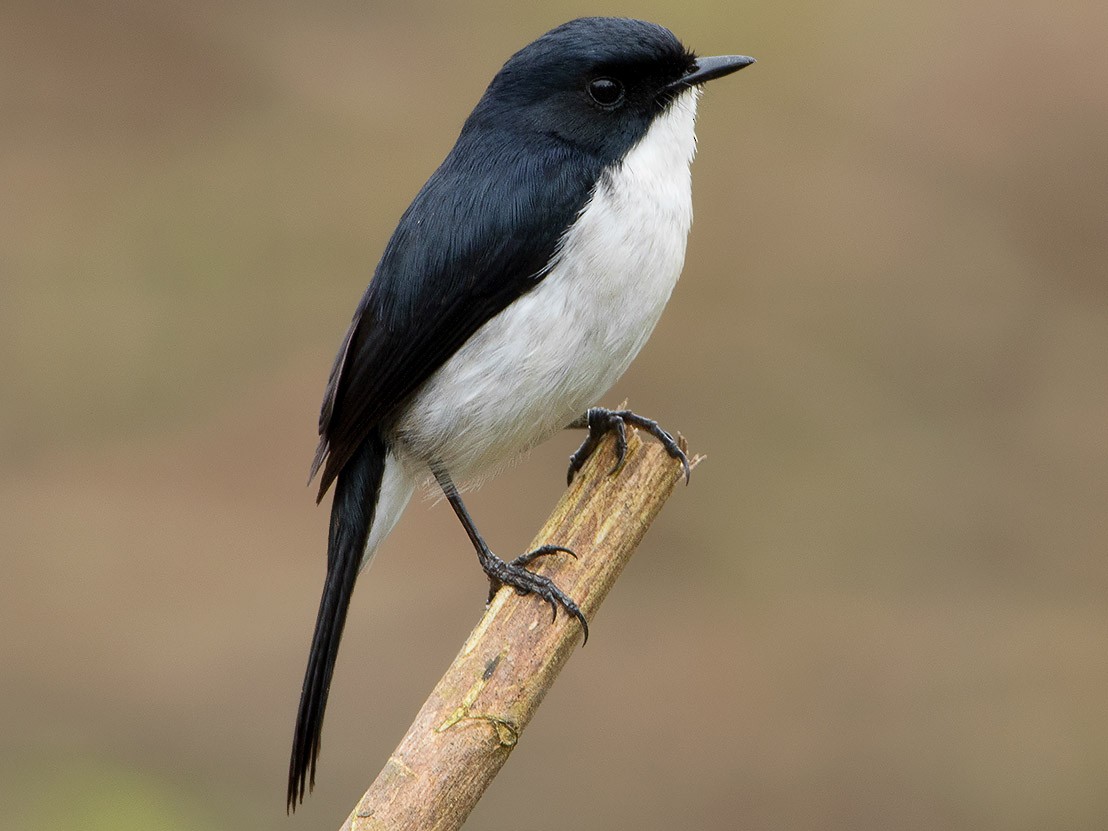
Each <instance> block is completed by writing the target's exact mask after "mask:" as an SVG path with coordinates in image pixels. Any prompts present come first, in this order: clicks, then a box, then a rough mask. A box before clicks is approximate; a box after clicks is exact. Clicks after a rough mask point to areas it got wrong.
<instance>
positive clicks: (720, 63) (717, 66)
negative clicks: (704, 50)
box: [669, 55, 754, 90]
mask: <svg viewBox="0 0 1108 831" xmlns="http://www.w3.org/2000/svg"><path fill="white" fill-rule="evenodd" d="M752 63H754V59H753V58H748V57H747V56H746V55H717V56H716V57H714V58H697V59H696V67H695V68H694V69H693V70H692V71H691V72H688V73H686V74H685V75H683V76H681V78H680V79H679V80H677V81H674V82H673V83H672V84H670V85H669V89H671V90H677V89H682V88H685V87H694V86H697V85H698V84H703V83H704V82H705V81H711V80H712V79H713V78H722V77H723V76H724V75H730V74H731V73H732V72H738V71H739V70H740V69H742V68H743V67H744V66H750V65H751V64H752Z"/></svg>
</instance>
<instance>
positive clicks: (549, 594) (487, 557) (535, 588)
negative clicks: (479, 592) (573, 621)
mask: <svg viewBox="0 0 1108 831" xmlns="http://www.w3.org/2000/svg"><path fill="white" fill-rule="evenodd" d="M431 470H432V471H433V472H434V474H435V479H437V480H438V483H439V486H440V487H441V488H442V492H443V493H444V494H445V495H446V499H447V501H448V502H449V503H450V507H452V508H453V509H454V513H455V514H457V515H458V519H459V520H461V522H462V527H463V528H465V529H466V534H468V535H469V541H470V542H471V543H473V547H474V548H475V549H476V550H477V560H478V561H479V562H480V563H481V568H482V569H484V571H485V574H487V575H488V578H489V601H490V602H491V601H492V598H493V596H494V595H495V594H496V592H497V590H499V588H500V587H501V586H511V587H512V588H514V589H515V590H516V591H517V592H519V593H520V594H534V595H537V596H538V597H540V598H542V599H543V600H545V601H546V602H547V603H549V604H550V608H551V609H552V610H553V612H554V617H555V619H557V617H558V606H559V605H561V607H562V608H563V609H565V610H566V611H567V612H568V613H569V614H571V615H573V616H574V617H575V618H577V620H579V621H580V622H581V628H582V629H583V630H584V632H585V640H584V641H583V642H582V643H585V642H588V640H589V623H588V621H587V620H585V615H584V614H583V613H582V612H581V608H580V607H579V606H578V605H577V604H576V603H575V602H574V601H573V598H571V597H570V596H569V595H567V594H566V593H565V592H563V591H562V590H561V589H559V588H558V587H557V586H556V585H554V582H553V581H552V580H551V579H550V578H549V577H544V576H543V575H541V574H535V573H534V572H533V571H529V570H528V569H527V568H526V566H527V564H528V563H530V562H531V561H532V560H534V559H536V558H537V557H541V556H543V555H544V554H553V553H555V552H559V551H560V552H563V553H565V554H569V555H571V556H573V557H576V556H577V555H576V554H575V553H574V552H573V551H571V550H570V549H568V548H563V547H562V546H560V545H543V546H540V547H539V548H536V549H535V550H534V551H528V552H527V553H526V554H521V555H520V556H519V557H516V558H515V559H514V560H512V561H511V562H505V561H504V560H501V559H500V558H499V557H497V556H496V555H495V554H493V553H492V551H491V550H490V549H489V546H488V544H487V543H486V542H485V540H484V539H483V538H482V537H481V534H480V532H478V530H477V526H476V525H475V524H474V523H473V518H472V517H471V516H470V515H469V511H467V510H466V506H465V504H464V503H463V502H462V497H461V496H460V495H459V493H458V489H457V488H456V487H455V486H454V482H453V480H452V479H451V478H450V474H448V473H447V472H446V470H445V469H443V468H442V467H441V466H438V465H432V467H431Z"/></svg>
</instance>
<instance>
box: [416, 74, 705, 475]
mask: <svg viewBox="0 0 1108 831" xmlns="http://www.w3.org/2000/svg"><path fill="white" fill-rule="evenodd" d="M696 99H697V90H695V89H693V90H689V91H688V92H686V93H683V94H682V95H681V97H680V98H679V99H678V100H676V101H675V102H673V104H672V105H671V107H670V108H669V110H668V111H667V112H666V113H665V114H664V115H662V116H660V117H659V118H658V119H656V120H655V122H654V123H653V124H652V125H651V127H650V128H649V130H648V131H647V133H646V135H645V136H644V137H643V139H642V141H640V142H639V143H638V144H637V145H636V146H635V147H634V148H633V149H632V150H631V152H630V153H628V155H627V156H626V157H625V159H624V161H623V163H622V164H620V165H618V166H617V167H615V168H613V169H611V170H610V171H608V172H606V173H605V174H604V175H603V176H602V177H601V180H600V182H599V183H598V185H597V186H596V188H595V190H594V192H593V194H592V197H591V199H590V201H589V203H588V205H587V206H586V207H585V209H584V210H583V211H582V212H581V215H580V216H579V217H578V219H577V221H576V222H575V223H574V224H573V225H572V226H571V227H570V229H569V231H568V232H567V233H566V235H565V237H564V238H563V240H562V244H561V248H560V254H559V255H558V258H557V260H556V263H555V266H554V268H552V269H551V271H550V273H549V274H548V275H547V276H546V278H545V279H543V281H542V282H541V283H539V285H538V286H537V287H536V288H535V289H533V290H532V291H531V292H529V293H528V294H526V295H524V296H523V297H520V298H519V299H518V300H516V301H515V302H513V303H512V304H511V305H510V306H508V307H507V308H506V309H505V310H504V311H502V312H501V313H500V314H499V315H497V316H496V317H494V318H493V319H492V320H490V321H489V322H488V323H486V324H485V325H484V326H483V327H482V328H481V329H479V330H478V331H477V332H476V333H475V334H474V335H473V336H472V337H471V338H470V339H469V340H468V341H467V342H466V343H465V344H464V345H463V346H462V348H461V349H459V350H458V352H457V353H455V354H454V356H453V357H451V358H450V360H448V361H447V362H446V363H445V364H444V365H443V366H442V367H441V368H440V369H439V370H438V371H437V372H436V373H435V374H434V375H432V376H431V378H430V379H428V381H427V383H426V384H424V385H423V387H422V388H421V389H420V391H419V392H418V393H417V394H416V396H415V397H414V399H413V400H412V402H411V404H410V406H409V407H408V408H407V409H406V411H405V413H404V414H403V416H402V417H401V418H400V419H399V421H398V423H397V425H396V430H395V436H394V439H395V440H396V449H397V451H398V452H399V453H400V454H401V455H402V456H404V457H407V459H408V460H409V461H411V462H421V463H428V462H430V461H432V460H440V461H441V462H442V464H443V465H444V467H445V468H446V470H447V471H449V472H450V474H451V475H452V476H453V477H454V479H455V480H456V481H458V482H465V481H472V480H475V479H479V478H481V477H483V476H486V475H488V474H490V473H493V472H495V471H496V470H497V469H498V468H499V467H501V466H502V465H504V464H506V463H508V462H511V461H512V460H513V459H515V458H516V457H518V456H519V455H520V454H522V453H524V452H525V451H527V450H529V449H530V448H532V447H534V446H535V445H536V444H538V443H540V442H542V441H543V440H545V439H547V438H549V437H550V436H551V435H553V434H554V433H555V432H557V431H558V430H561V429H562V428H563V427H565V426H566V424H568V423H569V422H570V421H571V420H573V419H574V418H575V417H577V416H579V415H581V414H582V413H583V412H584V411H585V410H586V409H587V408H588V407H590V406H593V405H594V404H595V403H596V402H597V401H598V399H599V398H600V397H601V396H602V395H603V394H604V393H605V392H606V391H607V390H608V389H609V388H610V387H611V386H612V384H614V383H615V382H616V380H617V379H618V378H619V377H620V375H622V374H623V372H624V371H625V370H626V369H627V367H628V366H629V365H630V363H631V361H632V359H633V358H634V357H635V355H636V354H638V352H639V350H640V349H641V348H642V346H643V344H644V343H646V340H647V338H648V337H649V336H650V333H651V332H652V331H653V329H654V325H655V324H656V323H657V322H658V318H659V317H660V316H661V313H662V309H663V308H664V307H665V304H666V301H667V300H668V299H669V296H670V293H671V292H672V290H673V286H674V284H675V283H676V282H677V278H678V276H679V275H680V273H681V267H682V265H683V263H684V259H685V241H686V238H687V236H688V231H689V225H690V224H691V222H692V199H691V180H690V175H689V163H690V162H691V161H692V157H693V153H694V151H695V147H696V139H695V136H694V133H693V129H694V122H695V117H696Z"/></svg>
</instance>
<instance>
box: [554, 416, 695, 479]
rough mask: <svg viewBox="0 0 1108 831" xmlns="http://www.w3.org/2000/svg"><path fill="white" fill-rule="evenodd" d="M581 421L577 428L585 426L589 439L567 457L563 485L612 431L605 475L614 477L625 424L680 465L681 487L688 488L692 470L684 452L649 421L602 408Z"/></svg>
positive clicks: (619, 465)
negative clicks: (612, 458) (612, 450)
mask: <svg viewBox="0 0 1108 831" xmlns="http://www.w3.org/2000/svg"><path fill="white" fill-rule="evenodd" d="M583 420H584V421H585V424H581V425H580V426H582V427H584V426H588V428H589V435H588V436H587V437H586V438H585V440H584V441H583V442H581V446H580V447H578V448H577V452H575V453H574V454H573V455H572V456H570V457H569V472H568V473H567V474H566V484H567V485H568V484H572V482H573V477H574V476H576V475H577V472H578V471H579V470H581V468H582V467H584V466H585V462H587V461H588V459H589V456H591V455H592V454H593V451H594V450H596V448H597V446H598V445H599V444H600V440H601V439H603V438H604V436H605V435H606V434H607V433H609V432H612V431H615V434H616V463H615V465H614V466H613V467H612V469H611V470H610V471H609V472H608V475H609V476H611V475H613V474H616V473H618V472H619V471H620V469H621V468H622V467H623V462H624V460H625V458H626V456H627V425H628V424H630V425H631V426H632V427H638V428H639V429H640V430H645V431H646V432H647V433H649V434H650V435H652V436H653V437H654V438H656V439H657V440H658V441H660V442H661V443H662V447H664V448H665V450H666V452H667V453H669V455H670V456H672V457H673V458H675V459H677V460H678V461H680V462H681V466H682V467H683V468H684V469H685V484H688V482H689V476H690V475H691V474H692V469H691V467H690V466H689V457H688V456H686V455H685V451H684V450H682V449H681V448H680V446H679V445H678V444H677V440H676V439H674V438H673V436H671V435H670V434H669V433H667V432H666V431H665V430H663V429H662V428H661V426H659V424H658V422H656V421H653V420H651V419H649V418H644V417H643V416H641V415H636V414H635V413H633V412H631V411H630V410H606V409H604V408H603V407H591V408H589V411H588V412H587V413H586V414H585V418H584V419H583ZM578 424H579V422H574V424H573V425H572V426H578Z"/></svg>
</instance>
